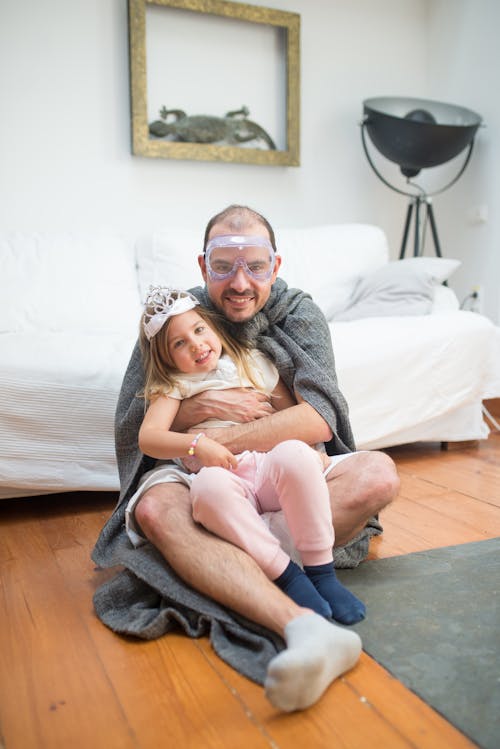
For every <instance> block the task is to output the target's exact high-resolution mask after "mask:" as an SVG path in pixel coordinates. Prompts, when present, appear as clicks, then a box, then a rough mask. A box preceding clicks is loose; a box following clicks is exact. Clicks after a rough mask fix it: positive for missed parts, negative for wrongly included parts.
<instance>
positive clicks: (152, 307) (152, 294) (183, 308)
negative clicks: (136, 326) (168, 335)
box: [142, 286, 199, 341]
mask: <svg viewBox="0 0 500 749" xmlns="http://www.w3.org/2000/svg"><path fill="white" fill-rule="evenodd" d="M197 304H199V301H198V300H197V299H196V297H194V296H193V295H192V294H190V293H189V291H183V290H182V289H172V288H170V287H169V286H150V287H149V293H148V295H147V297H146V301H145V302H144V307H145V311H144V316H143V321H142V325H143V328H144V333H145V335H146V338H147V339H148V341H150V340H151V338H153V336H155V335H156V334H157V333H158V331H159V330H161V328H162V327H163V325H164V324H165V322H166V321H167V320H168V318H169V317H174V315H181V314H182V313H183V312H187V311H188V310H190V309H193V308H194V307H196V305H197Z"/></svg>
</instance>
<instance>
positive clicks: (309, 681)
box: [264, 613, 361, 712]
mask: <svg viewBox="0 0 500 749" xmlns="http://www.w3.org/2000/svg"><path fill="white" fill-rule="evenodd" d="M285 641H286V644H287V646H288V647H287V649H286V650H283V651H282V652H281V653H280V654H279V655H277V656H276V657H275V658H273V659H272V661H271V662H270V664H269V667H268V669H267V676H266V680H265V683H264V688H265V691H266V697H267V698H268V700H269V701H270V702H271V703H272V704H273V705H274V706H275V707H277V708H279V709H280V710H285V711H286V712H292V711H293V710H304V709H305V708H306V707H310V706H311V705H313V704H314V703H315V702H316V701H317V700H319V698H320V697H321V695H322V694H323V692H324V691H325V689H326V688H327V687H328V686H329V685H330V684H331V683H332V681H333V680H334V679H336V678H337V677H338V676H340V675H341V674H343V673H344V672H345V671H348V670H349V669H350V668H352V667H353V666H354V665H355V663H356V662H357V660H358V658H359V655H360V653H361V638H360V637H359V635H358V634H356V632H352V631H349V630H347V629H344V628H343V627H338V626H337V625H335V624H331V623H330V622H328V621H326V619H324V618H323V617H322V616H319V614H314V613H311V614H303V615H302V616H299V617H297V618H296V619H293V620H292V621H291V622H289V623H288V624H287V625H286V627H285Z"/></svg>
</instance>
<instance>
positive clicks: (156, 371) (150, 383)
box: [138, 305, 261, 401]
mask: <svg viewBox="0 0 500 749" xmlns="http://www.w3.org/2000/svg"><path fill="white" fill-rule="evenodd" d="M193 309H194V310H195V312H197V313H198V314H199V316H200V317H201V319H202V320H203V321H204V322H205V323H207V325H209V326H210V327H211V328H212V329H213V330H214V332H215V333H216V334H217V336H218V337H219V338H220V341H221V344H222V352H223V353H225V354H227V355H228V356H229V357H230V358H231V359H232V360H233V362H234V364H235V365H236V368H237V370H238V374H239V376H240V377H241V378H242V379H247V380H249V381H250V382H251V383H252V385H253V386H254V387H255V388H256V389H257V390H260V389H261V387H260V386H259V384H258V383H257V382H256V380H255V374H254V373H253V372H252V367H251V366H250V362H249V351H250V348H249V346H247V345H245V344H244V343H240V342H239V341H237V340H236V339H235V338H234V337H233V336H232V335H231V334H230V333H228V331H227V330H225V329H224V326H223V323H222V319H223V318H222V317H221V316H220V315H219V314H217V313H216V312H212V311H210V310H207V309H206V308H205V307H202V306H201V305H197V306H196V307H193ZM152 314H154V308H153V307H148V306H147V305H146V307H145V309H144V313H143V315H142V317H141V323H140V332H139V342H140V346H141V353H142V361H143V365H144V373H145V379H144V389H143V390H142V391H141V392H140V393H138V395H139V396H140V397H142V398H145V400H146V401H150V400H152V399H154V398H156V397H157V396H158V395H168V393H169V392H170V391H171V390H173V388H174V387H175V386H176V385H177V383H178V381H179V379H180V378H182V374H183V373H182V372H179V370H178V369H177V368H176V366H175V364H174V362H173V361H172V357H171V356H170V353H169V350H168V328H169V324H170V321H171V320H172V317H170V318H168V319H167V320H166V322H165V323H164V324H163V326H162V327H161V329H160V330H159V331H158V333H156V335H154V336H153V337H152V338H151V339H150V340H148V338H147V336H146V333H145V331H144V322H145V320H148V319H149V318H150V317H151V315H152ZM181 314H183V313H181Z"/></svg>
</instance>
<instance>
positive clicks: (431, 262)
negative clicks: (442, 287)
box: [398, 256, 462, 283]
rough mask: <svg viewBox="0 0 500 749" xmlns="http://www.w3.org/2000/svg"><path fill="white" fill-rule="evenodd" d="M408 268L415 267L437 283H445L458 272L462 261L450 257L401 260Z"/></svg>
mask: <svg viewBox="0 0 500 749" xmlns="http://www.w3.org/2000/svg"><path fill="white" fill-rule="evenodd" d="M398 262H399V263H404V264H405V265H407V266H408V267H414V268H416V269H418V270H423V271H425V272H427V273H428V274H429V275H430V276H432V278H433V279H434V281H435V283H444V282H445V281H447V280H448V279H449V278H450V276H451V275H452V274H453V273H454V272H455V271H456V269H457V268H458V266H459V265H461V264H462V261H461V260H455V259H453V258H448V257H423V256H422V257H409V258H406V259H404V260H399V261H398Z"/></svg>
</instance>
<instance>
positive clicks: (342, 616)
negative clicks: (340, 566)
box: [304, 562, 366, 624]
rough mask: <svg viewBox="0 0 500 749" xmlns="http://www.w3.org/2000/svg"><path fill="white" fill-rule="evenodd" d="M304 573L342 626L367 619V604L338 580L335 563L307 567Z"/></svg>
mask: <svg viewBox="0 0 500 749" xmlns="http://www.w3.org/2000/svg"><path fill="white" fill-rule="evenodd" d="M304 572H305V573H306V575H307V577H308V578H309V580H311V582H312V584H313V585H314V587H315V588H316V590H317V591H318V593H319V594H320V595H321V597H322V598H324V599H325V601H328V603H329V604H330V608H331V609H332V614H333V618H334V619H336V620H337V621H338V622H340V623H341V624H355V623H356V622H360V621H361V620H362V619H364V618H365V614H366V608H365V604H364V603H362V601H360V600H359V598H356V596H355V595H354V594H353V593H351V591H350V590H347V588H345V587H344V586H343V585H342V583H341V582H340V580H337V576H336V574H335V568H334V566H333V562H328V564H317V565H314V566H307V567H306V566H305V565H304Z"/></svg>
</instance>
